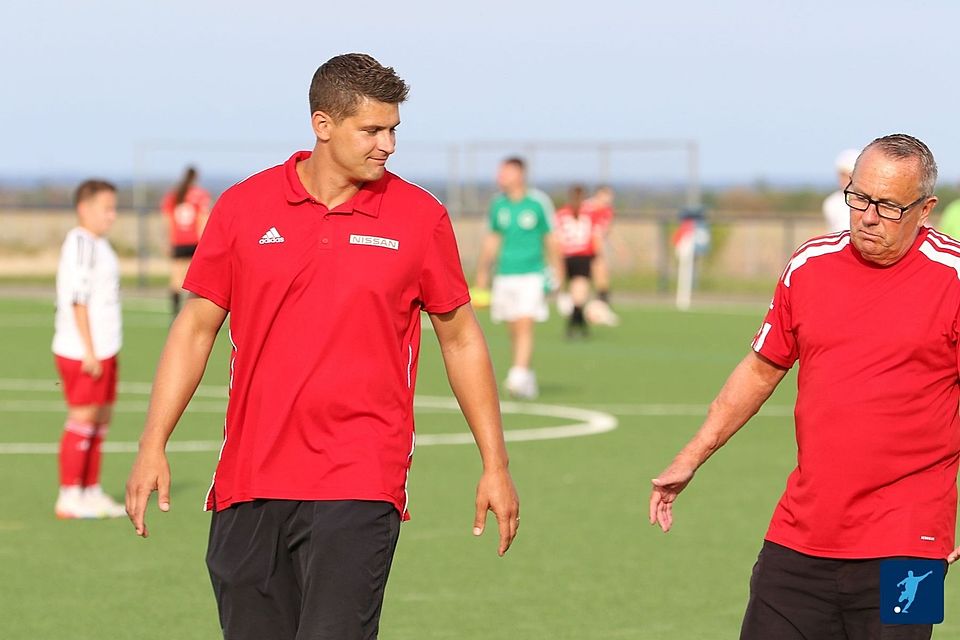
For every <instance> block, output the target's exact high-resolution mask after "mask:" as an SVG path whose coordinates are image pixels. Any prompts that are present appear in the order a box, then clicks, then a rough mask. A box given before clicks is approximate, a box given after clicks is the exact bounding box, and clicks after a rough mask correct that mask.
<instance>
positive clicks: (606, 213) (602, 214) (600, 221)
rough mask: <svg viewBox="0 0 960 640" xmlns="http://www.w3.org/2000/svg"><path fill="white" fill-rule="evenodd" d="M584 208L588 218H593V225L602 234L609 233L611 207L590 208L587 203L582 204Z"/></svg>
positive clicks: (611, 220) (611, 218)
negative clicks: (588, 215)
mask: <svg viewBox="0 0 960 640" xmlns="http://www.w3.org/2000/svg"><path fill="white" fill-rule="evenodd" d="M584 208H585V211H586V212H587V213H589V214H590V217H591V218H593V224H595V225H596V226H597V229H598V230H600V231H601V232H603V233H607V232H608V231H610V225H612V224H613V207H608V206H602V207H596V206H591V205H590V203H589V201H588V202H585V203H584Z"/></svg>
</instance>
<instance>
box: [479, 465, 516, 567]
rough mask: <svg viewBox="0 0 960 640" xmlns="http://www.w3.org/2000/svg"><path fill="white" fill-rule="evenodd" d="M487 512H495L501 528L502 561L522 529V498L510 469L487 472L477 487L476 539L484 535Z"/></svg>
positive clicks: (498, 550) (499, 552)
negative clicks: (518, 530)
mask: <svg viewBox="0 0 960 640" xmlns="http://www.w3.org/2000/svg"><path fill="white" fill-rule="evenodd" d="M487 510H490V511H493V515H495V516H496V517H497V525H498V526H499V528H500V547H499V548H498V549H497V555H499V556H501V557H503V554H505V553H506V552H507V549H509V548H510V545H511V544H513V539H514V538H516V537H517V529H519V528H520V498H519V497H518V496H517V489H516V487H514V486H513V478H511V477H510V472H509V471H508V470H507V469H502V470H499V471H484V472H483V475H482V476H481V477H480V483H479V484H478V485H477V515H476V517H475V518H474V520H473V535H475V536H479V535H481V534H482V533H483V529H484V525H485V524H486V521H487Z"/></svg>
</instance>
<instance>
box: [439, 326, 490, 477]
mask: <svg viewBox="0 0 960 640" xmlns="http://www.w3.org/2000/svg"><path fill="white" fill-rule="evenodd" d="M448 316H449V317H451V318H452V317H454V316H455V317H456V320H450V321H444V320H443V319H436V318H435V319H434V326H435V327H436V328H437V335H438V337H439V338H440V349H441V352H442V354H443V363H444V367H445V368H446V371H447V378H448V380H449V381H450V388H451V389H452V390H453V394H454V395H455V396H456V397H457V402H458V403H459V404H460V408H461V410H462V411H463V416H464V418H466V420H467V424H468V425H469V426H470V431H471V432H472V433H473V437H474V440H475V441H476V443H477V448H478V449H479V450H480V456H481V458H482V459H483V466H484V468H485V469H487V470H492V469H500V468H506V467H507V466H508V458H507V447H506V445H505V444H504V440H503V421H502V419H501V416H500V400H499V397H498V395H497V382H496V378H495V377H494V373H493V365H492V363H491V362H490V354H489V352H488V350H487V343H486V340H485V339H484V337H483V332H482V331H481V329H480V325H479V324H478V323H477V321H476V317H475V316H474V315H473V311H472V310H470V309H469V307H461V308H460V309H458V310H457V311H455V312H453V313H452V314H448ZM448 324H456V325H459V327H458V328H457V329H454V330H450V328H449V327H447V326H446V325H448Z"/></svg>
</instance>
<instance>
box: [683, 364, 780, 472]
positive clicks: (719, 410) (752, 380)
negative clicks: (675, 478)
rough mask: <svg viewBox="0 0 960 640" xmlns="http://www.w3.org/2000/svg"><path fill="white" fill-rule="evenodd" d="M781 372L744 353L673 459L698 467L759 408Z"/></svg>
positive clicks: (777, 380)
mask: <svg viewBox="0 0 960 640" xmlns="http://www.w3.org/2000/svg"><path fill="white" fill-rule="evenodd" d="M785 374H786V371H785V370H783V369H779V368H776V367H774V366H773V365H771V364H769V363H767V362H766V361H763V360H761V359H760V358H759V357H758V356H757V355H756V354H754V353H750V354H748V355H747V357H746V358H744V360H743V361H741V362H740V364H739V365H737V367H736V368H735V369H734V370H733V372H732V373H731V374H730V377H729V378H727V381H726V382H725V383H724V385H723V388H722V389H721V390H720V393H719V394H717V397H716V398H715V399H714V400H713V402H712V403H710V409H709V410H708V411H707V417H706V419H705V420H704V422H703V425H702V426H701V427H700V430H699V431H698V432H697V434H696V435H695V436H694V437H693V438H692V439H691V440H690V442H688V443H687V445H686V446H685V447H684V448H683V449H682V450H681V451H680V453H679V454H677V458H676V460H677V461H681V462H683V463H684V465H685V466H690V467H691V468H693V469H696V468H698V467H700V465H702V464H703V463H704V462H706V461H707V459H708V458H709V457H710V456H712V455H713V454H714V453H715V452H716V451H717V450H718V449H720V447H722V446H723V445H724V444H726V443H727V441H728V440H730V438H732V437H733V435H734V434H735V433H736V432H737V431H739V430H740V428H741V427H743V425H745V424H746V423H747V421H748V420H750V418H752V417H753V416H754V415H755V414H756V413H757V411H759V410H760V407H761V406H763V403H764V402H766V400H767V398H769V397H770V394H772V393H773V391H774V389H776V387H777V384H779V382H780V380H782V379H783V376H784V375H785Z"/></svg>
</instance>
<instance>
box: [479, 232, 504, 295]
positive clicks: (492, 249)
mask: <svg viewBox="0 0 960 640" xmlns="http://www.w3.org/2000/svg"><path fill="white" fill-rule="evenodd" d="M499 251H500V236H498V235H496V234H494V233H488V234H487V235H486V237H484V239H483V244H482V245H481V246H480V257H479V259H478V260H477V278H476V285H477V286H478V287H480V288H487V287H489V286H490V270H491V269H492V268H493V261H494V260H495V259H496V257H497V253H498V252H499Z"/></svg>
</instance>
